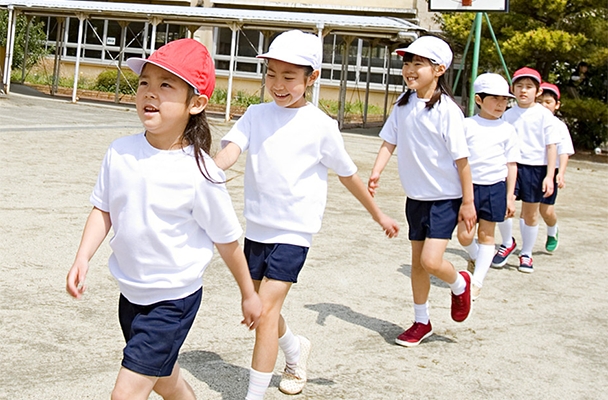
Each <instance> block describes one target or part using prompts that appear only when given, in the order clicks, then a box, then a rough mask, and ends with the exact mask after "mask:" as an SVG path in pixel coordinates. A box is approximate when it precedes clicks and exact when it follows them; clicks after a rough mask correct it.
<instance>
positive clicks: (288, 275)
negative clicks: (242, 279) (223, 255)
mask: <svg viewBox="0 0 608 400" xmlns="http://www.w3.org/2000/svg"><path fill="white" fill-rule="evenodd" d="M243 250H244V252H245V258H246V259H247V264H248V265H249V273H250V274H251V279H253V280H256V281H261V280H262V279H263V278H264V277H266V278H269V279H274V280H277V281H282V282H291V283H296V282H297V281H298V275H299V274H300V271H301V270H302V268H303V267H304V262H305V261H306V255H307V254H308V247H304V246H296V245H293V244H285V243H259V242H254V241H253V240H249V239H247V238H245V246H244V249H243Z"/></svg>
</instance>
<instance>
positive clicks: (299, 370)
mask: <svg viewBox="0 0 608 400" xmlns="http://www.w3.org/2000/svg"><path fill="white" fill-rule="evenodd" d="M297 338H298V340H300V360H299V361H298V365H297V366H296V367H295V368H289V367H288V366H285V370H284V371H283V376H282V377H281V382H280V383H279V390H280V391H281V392H283V393H285V394H298V393H300V392H301V391H302V389H304V385H306V379H307V377H306V363H307V361H308V356H309V355H310V347H311V345H310V340H308V339H306V338H305V337H304V336H297Z"/></svg>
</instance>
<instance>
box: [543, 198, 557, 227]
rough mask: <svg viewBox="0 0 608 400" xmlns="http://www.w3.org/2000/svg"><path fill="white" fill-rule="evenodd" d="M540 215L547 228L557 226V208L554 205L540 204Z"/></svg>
mask: <svg viewBox="0 0 608 400" xmlns="http://www.w3.org/2000/svg"><path fill="white" fill-rule="evenodd" d="M539 209H540V215H541V217H543V221H545V224H547V226H555V224H557V214H555V206H553V204H543V203H540V208H539Z"/></svg>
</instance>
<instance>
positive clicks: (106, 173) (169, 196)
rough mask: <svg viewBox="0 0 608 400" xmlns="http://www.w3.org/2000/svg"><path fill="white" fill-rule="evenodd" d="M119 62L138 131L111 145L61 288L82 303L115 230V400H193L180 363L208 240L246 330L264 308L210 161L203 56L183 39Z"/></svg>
mask: <svg viewBox="0 0 608 400" xmlns="http://www.w3.org/2000/svg"><path fill="white" fill-rule="evenodd" d="M127 64H128V65H129V67H130V68H131V69H132V70H133V71H135V72H136V73H138V74H139V75H140V77H139V86H138V88H137V97H136V106H137V114H138V116H139V119H140V120H141V121H142V123H143V125H144V128H145V131H144V133H143V134H138V135H134V136H128V137H124V138H120V139H117V140H115V141H114V142H113V143H112V144H111V145H110V148H109V150H108V152H107V153H106V156H105V159H104V161H103V164H102V166H101V172H100V173H99V177H98V179H97V184H96V185H95V189H94V191H93V194H92V195H91V203H93V210H92V211H91V213H90V214H89V217H88V219H87V222H86V225H85V227H84V232H83V235H82V240H81V242H80V246H79V248H78V252H77V253H76V259H75V261H74V264H73V265H72V268H71V269H70V271H69V273H68V276H67V285H66V287H67V291H68V293H69V294H70V295H72V296H74V297H76V298H80V297H81V296H82V293H83V292H84V291H85V288H86V287H85V277H86V274H87V271H88V268H89V264H88V263H89V260H90V259H91V258H92V257H93V255H94V254H95V251H96V250H97V248H98V247H99V246H100V244H101V243H102V241H103V240H104V238H105V237H106V235H107V234H108V231H109V230H110V228H113V229H114V237H113V238H112V240H111V241H110V246H111V247H112V250H113V253H112V256H111V257H110V260H109V267H110V271H111V272H112V275H114V277H115V278H116V280H117V281H118V285H119V288H120V292H121V295H120V300H119V307H118V314H119V320H120V325H121V328H122V332H123V335H124V337H125V340H126V342H127V344H126V347H125V348H124V356H123V360H122V368H121V369H120V371H119V373H118V378H117V379H116V384H115V386H114V390H113V391H112V399H140V398H141V399H143V398H148V396H149V394H150V393H151V392H152V391H155V392H156V393H158V394H159V395H161V396H162V397H163V398H166V399H168V398H180V399H194V398H195V396H194V392H193V391H192V388H191V387H190V385H189V384H188V383H187V382H186V381H185V380H184V378H183V376H182V374H181V372H180V368H179V364H178V363H177V356H178V353H179V349H180V347H181V346H182V344H183V342H184V340H185V339H186V335H187V334H188V331H189V330H190V328H191V327H192V323H193V322H194V317H195V315H196V313H197V311H198V309H199V305H200V302H201V297H202V276H203V272H204V271H205V268H206V267H207V265H208V264H209V261H210V260H211V257H212V256H213V245H214V243H215V246H216V247H217V249H218V251H219V253H220V255H221V256H222V258H223V259H224V261H225V262H226V264H227V265H228V268H229V269H230V271H231V272H232V274H233V276H234V278H235V279H236V281H237V283H238V285H239V288H240V291H241V295H242V303H241V306H242V311H243V316H244V319H243V321H242V323H243V324H245V325H246V326H247V327H249V329H255V328H256V327H257V325H258V322H259V321H260V316H261V313H262V305H261V302H260V299H259V297H258V295H257V294H256V292H255V289H254V286H253V282H252V281H251V278H250V277H249V274H248V271H247V265H246V260H245V257H244V254H243V252H242V250H241V248H240V246H239V244H238V241H237V240H238V239H239V237H240V236H241V234H242V230H241V227H240V225H239V222H238V218H237V216H236V214H235V212H234V209H233V208H232V203H231V200H230V196H229V194H228V192H227V190H226V187H225V185H224V184H223V183H222V182H223V181H224V180H225V178H224V174H223V172H222V171H221V170H219V169H218V168H217V167H216V166H215V164H214V163H213V162H212V160H211V158H210V157H209V156H208V151H209V148H210V146H211V134H210V131H209V125H208V123H207V118H206V116H205V111H204V110H205V106H206V105H207V102H208V101H209V98H210V97H211V93H213V88H214V85H215V73H214V68H213V60H212V59H211V57H210V56H209V53H208V52H207V49H206V48H205V46H203V45H202V44H200V43H199V42H197V41H195V40H193V39H181V40H176V41H173V42H170V43H168V44H167V45H165V46H163V47H161V48H159V49H158V50H157V51H156V52H154V54H152V56H150V58H148V59H141V58H131V59H129V60H127Z"/></svg>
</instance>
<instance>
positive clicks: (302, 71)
mask: <svg viewBox="0 0 608 400" xmlns="http://www.w3.org/2000/svg"><path fill="white" fill-rule="evenodd" d="M318 76H319V71H313V72H312V74H311V75H310V76H307V75H306V67H302V66H299V65H294V64H290V63H286V62H284V61H279V60H275V59H273V58H270V59H268V72H267V74H266V88H267V89H268V90H269V91H270V95H271V96H272V99H273V100H274V101H275V103H276V104H277V105H278V106H280V107H286V108H298V107H303V106H305V105H306V97H305V96H304V94H305V93H306V88H307V87H309V86H312V84H313V83H314V82H315V80H316V79H317V77H318Z"/></svg>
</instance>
